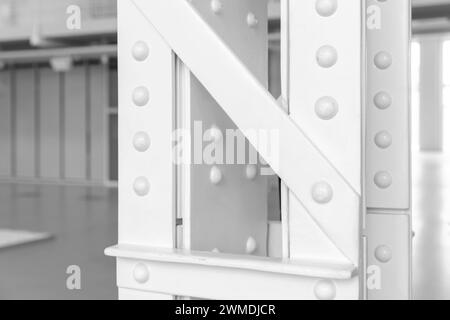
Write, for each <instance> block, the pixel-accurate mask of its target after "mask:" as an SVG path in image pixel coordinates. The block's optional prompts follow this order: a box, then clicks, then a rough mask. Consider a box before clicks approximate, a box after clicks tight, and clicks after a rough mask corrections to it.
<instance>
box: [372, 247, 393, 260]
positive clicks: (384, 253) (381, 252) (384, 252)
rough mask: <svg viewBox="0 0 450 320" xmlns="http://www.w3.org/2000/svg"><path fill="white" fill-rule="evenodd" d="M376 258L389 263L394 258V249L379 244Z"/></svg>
mask: <svg viewBox="0 0 450 320" xmlns="http://www.w3.org/2000/svg"><path fill="white" fill-rule="evenodd" d="M375 258H377V260H378V261H380V262H381V263H387V262H389V261H391V259H392V250H391V248H389V247H388V246H386V245H382V246H378V247H377V248H376V249H375Z"/></svg>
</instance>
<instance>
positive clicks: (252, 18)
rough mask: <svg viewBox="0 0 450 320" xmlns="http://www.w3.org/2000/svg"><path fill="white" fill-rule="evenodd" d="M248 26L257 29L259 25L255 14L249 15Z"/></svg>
mask: <svg viewBox="0 0 450 320" xmlns="http://www.w3.org/2000/svg"><path fill="white" fill-rule="evenodd" d="M247 25H248V26H249V27H250V28H254V27H256V26H257V25H258V19H257V18H256V16H255V14H253V13H251V12H250V13H249V14H248V15H247Z"/></svg>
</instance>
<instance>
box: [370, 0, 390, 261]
mask: <svg viewBox="0 0 450 320" xmlns="http://www.w3.org/2000/svg"><path fill="white" fill-rule="evenodd" d="M379 1H380V0H379ZM383 1H384V0H383ZM391 64H392V57H391V55H390V54H389V53H387V52H380V53H378V54H377V55H376V56H375V65H376V66H377V68H379V69H381V70H385V69H387V68H389V67H390V66H391ZM374 103H375V106H376V107H377V108H378V109H380V110H385V109H387V108H389V107H390V106H391V104H392V98H391V96H390V95H389V94H388V93H386V92H379V93H377V94H376V95H375V98H374ZM375 144H376V145H377V146H378V147H379V148H381V149H386V148H389V147H390V146H391V144H392V137H391V135H390V134H389V132H387V131H380V132H379V133H377V134H376V136H375ZM375 184H376V185H377V186H378V187H379V188H382V189H385V188H388V187H389V186H390V185H391V184H392V177H391V175H390V174H389V173H388V172H378V173H377V174H376V175H375ZM375 258H376V259H377V260H378V261H379V262H381V263H387V262H389V261H390V260H391V259H392V250H391V248H389V247H388V246H387V245H380V246H378V247H377V248H376V249H375Z"/></svg>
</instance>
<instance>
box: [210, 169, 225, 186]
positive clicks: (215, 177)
mask: <svg viewBox="0 0 450 320" xmlns="http://www.w3.org/2000/svg"><path fill="white" fill-rule="evenodd" d="M209 180H210V181H211V183H212V184H214V185H217V184H219V183H220V182H221V181H222V171H220V169H219V168H218V167H216V166H214V167H212V168H211V171H210V173H209Z"/></svg>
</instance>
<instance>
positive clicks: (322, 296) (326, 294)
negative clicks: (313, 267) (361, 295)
mask: <svg viewBox="0 0 450 320" xmlns="http://www.w3.org/2000/svg"><path fill="white" fill-rule="evenodd" d="M314 294H315V296H316V298H317V299H319V300H334V299H335V298H336V285H335V284H334V282H333V281H331V280H320V281H318V282H317V283H316V285H315V286H314Z"/></svg>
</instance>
